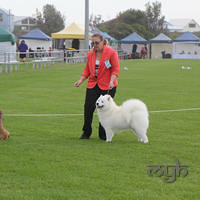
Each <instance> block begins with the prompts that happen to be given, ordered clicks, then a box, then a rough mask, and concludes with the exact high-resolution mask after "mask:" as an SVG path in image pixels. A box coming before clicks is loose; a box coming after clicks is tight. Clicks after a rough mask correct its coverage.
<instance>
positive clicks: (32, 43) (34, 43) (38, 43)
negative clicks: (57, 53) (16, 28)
mask: <svg viewBox="0 0 200 200" xmlns="http://www.w3.org/2000/svg"><path fill="white" fill-rule="evenodd" d="M24 41H25V43H26V44H27V45H28V48H31V49H32V50H37V47H40V48H41V49H42V48H44V50H48V49H49V47H52V41H46V40H31V39H25V40H24Z"/></svg>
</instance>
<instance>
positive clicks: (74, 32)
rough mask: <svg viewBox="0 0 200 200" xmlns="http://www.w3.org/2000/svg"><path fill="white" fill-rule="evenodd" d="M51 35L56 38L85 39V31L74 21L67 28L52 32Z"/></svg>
mask: <svg viewBox="0 0 200 200" xmlns="http://www.w3.org/2000/svg"><path fill="white" fill-rule="evenodd" d="M51 37H52V38H54V39H61V38H62V39H85V32H84V30H83V29H81V28H80V27H79V26H78V25H76V24H75V23H72V24H71V25H69V26H68V27H67V28H65V29H63V30H61V31H59V32H57V33H52V34H51Z"/></svg>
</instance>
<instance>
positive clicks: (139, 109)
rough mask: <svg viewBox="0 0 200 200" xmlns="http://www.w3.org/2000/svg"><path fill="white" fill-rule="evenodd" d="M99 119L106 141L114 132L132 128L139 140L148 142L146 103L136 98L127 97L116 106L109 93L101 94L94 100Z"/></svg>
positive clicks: (110, 139) (110, 138)
mask: <svg viewBox="0 0 200 200" xmlns="http://www.w3.org/2000/svg"><path fill="white" fill-rule="evenodd" d="M96 108H97V114H98V118H99V121H100V123H101V125H102V126H103V127H104V129H105V131H106V142H111V141H112V137H113V135H114V133H115V132H120V131H123V130H125V129H132V130H133V131H134V132H135V133H136V135H137V137H138V141H139V142H144V143H148V137H147V135H146V133H147V129H148V126H149V119H148V116H149V114H148V110H147V107H146V105H145V104H144V103H143V102H142V101H140V100H138V99H129V100H127V101H125V102H124V103H123V104H122V105H121V106H117V105H116V103H115V102H114V100H113V99H112V97H111V96H110V95H104V96H103V95H101V96H100V97H99V98H98V99H97V101H96Z"/></svg>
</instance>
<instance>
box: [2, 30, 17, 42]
mask: <svg viewBox="0 0 200 200" xmlns="http://www.w3.org/2000/svg"><path fill="white" fill-rule="evenodd" d="M16 41H17V39H16V37H15V35H13V34H12V33H10V32H9V31H7V30H5V29H3V28H2V27H0V42H11V43H12V44H15V42H16Z"/></svg>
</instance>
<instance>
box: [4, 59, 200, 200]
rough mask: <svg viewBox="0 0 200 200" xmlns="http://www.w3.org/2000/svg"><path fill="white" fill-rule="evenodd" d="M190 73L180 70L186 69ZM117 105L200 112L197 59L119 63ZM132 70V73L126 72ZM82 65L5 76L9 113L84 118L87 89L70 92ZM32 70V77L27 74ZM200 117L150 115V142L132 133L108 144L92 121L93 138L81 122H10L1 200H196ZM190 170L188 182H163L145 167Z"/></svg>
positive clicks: (8, 118) (8, 119) (22, 119)
mask: <svg viewBox="0 0 200 200" xmlns="http://www.w3.org/2000/svg"><path fill="white" fill-rule="evenodd" d="M182 65H184V66H190V67H192V70H181V66H182ZM120 66H121V70H120V75H119V78H118V80H119V86H118V88H117V93H116V96H115V101H116V103H117V104H121V103H122V102H123V101H124V100H126V99H129V98H139V99H141V100H142V101H144V102H145V103H146V104H147V106H148V109H149V111H157V110H174V109H184V108H200V90H199V86H200V81H199V75H200V61H199V60H127V61H121V63H120ZM124 67H128V71H124V70H123V68H124ZM83 68H84V64H74V65H65V64H56V65H54V66H51V67H50V68H48V69H36V70H32V69H31V66H29V68H28V70H27V68H25V66H24V67H23V66H21V71H20V72H13V73H10V74H0V108H1V109H2V110H3V111H4V113H5V114H31V113H32V114H58V113H60V114H61V113H63V114H65V113H74V114H81V113H83V104H84V98H85V87H86V83H84V84H83V85H82V86H81V87H79V88H75V87H73V83H74V82H75V81H76V80H77V79H79V77H80V74H81V72H82V70H83ZM26 70H27V71H26ZM199 120H200V111H199V110H195V111H183V112H166V113H153V112H150V127H149V129H148V137H149V141H150V143H149V144H140V143H138V142H137V138H136V136H135V135H134V134H133V133H132V132H131V131H126V132H125V133H124V134H123V133H120V134H117V135H115V136H114V138H113V142H112V143H110V144H107V143H105V142H103V141H101V140H99V139H98V119H97V115H94V121H93V134H92V137H91V139H90V140H87V141H86V140H84V141H83V140H79V137H80V135H81V133H82V131H81V129H82V125H83V116H64V117H55V116H54V117H53V116H49V117H14V116H5V120H4V125H5V127H6V128H7V129H8V130H9V132H10V133H11V137H10V138H9V140H7V141H0V199H1V200H79V199H80V200H122V199H123V200H133V199H135V200H189V199H191V200H199V198H200V191H199V188H200V156H199V151H200V126H199ZM174 157H176V158H178V159H179V161H180V163H181V164H182V165H188V166H189V167H188V172H189V174H188V176H186V177H184V178H183V177H182V176H181V177H177V180H176V182H174V183H165V182H163V181H162V179H163V177H156V176H152V177H151V176H149V175H148V174H147V169H148V167H147V166H148V165H151V164H152V165H156V164H161V165H162V164H163V165H164V164H173V165H175V162H174V160H173V159H174Z"/></svg>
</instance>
